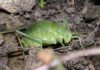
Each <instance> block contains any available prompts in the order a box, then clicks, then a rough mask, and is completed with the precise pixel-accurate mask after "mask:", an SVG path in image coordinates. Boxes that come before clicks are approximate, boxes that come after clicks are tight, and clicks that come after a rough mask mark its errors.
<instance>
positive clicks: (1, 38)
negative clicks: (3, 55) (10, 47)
mask: <svg viewBox="0 0 100 70" xmlns="http://www.w3.org/2000/svg"><path fill="white" fill-rule="evenodd" d="M3 42H4V39H3V36H2V35H0V45H1V44H2V43H3Z"/></svg>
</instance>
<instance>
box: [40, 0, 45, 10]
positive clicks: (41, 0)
mask: <svg viewBox="0 0 100 70" xmlns="http://www.w3.org/2000/svg"><path fill="white" fill-rule="evenodd" d="M45 4H46V2H45V1H44V0H39V6H40V8H42V9H43V8H44V7H45Z"/></svg>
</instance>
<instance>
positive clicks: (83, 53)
mask: <svg viewBox="0 0 100 70" xmlns="http://www.w3.org/2000/svg"><path fill="white" fill-rule="evenodd" d="M99 47H100V46H99ZM90 55H100V48H91V49H87V50H79V51H74V52H72V53H69V54H66V55H65V56H62V57H61V60H62V61H63V63H65V62H67V61H69V60H72V59H76V58H79V57H83V56H90ZM59 61H60V60H54V61H52V62H51V63H50V64H46V65H42V66H41V67H38V68H36V69H33V70H48V69H49V67H54V66H56V65H58V64H60V62H59Z"/></svg>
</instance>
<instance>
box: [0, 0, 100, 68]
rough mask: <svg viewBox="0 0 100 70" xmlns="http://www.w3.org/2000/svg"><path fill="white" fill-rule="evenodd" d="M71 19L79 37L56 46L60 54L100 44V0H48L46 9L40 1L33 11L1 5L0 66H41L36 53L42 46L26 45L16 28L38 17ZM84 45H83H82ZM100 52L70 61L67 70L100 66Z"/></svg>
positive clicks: (38, 18)
mask: <svg viewBox="0 0 100 70" xmlns="http://www.w3.org/2000/svg"><path fill="white" fill-rule="evenodd" d="M65 18H66V19H67V20H68V22H69V26H70V28H71V30H72V31H73V32H77V33H78V35H79V39H74V40H72V41H71V42H70V43H69V44H68V46H69V47H67V48H60V49H58V47H57V48H53V49H54V50H56V51H55V52H56V53H57V54H59V55H64V54H66V53H70V52H73V51H77V50H80V49H87V48H92V47H100V3H99V2H98V0H71V1H70V0H46V5H45V8H44V9H41V8H40V7H39V5H38V3H37V4H36V5H35V6H34V7H33V8H32V9H31V10H30V11H23V10H22V11H21V12H18V13H15V14H11V13H9V12H7V11H5V10H3V9H0V32H2V33H3V35H1V34H0V70H22V69H23V70H32V69H34V68H36V67H39V66H41V64H42V63H41V62H40V61H39V60H38V59H37V57H36V54H37V52H38V48H30V49H23V47H22V46H21V45H20V39H21V35H18V34H17V33H16V32H14V31H15V30H16V29H27V27H28V26H29V25H30V24H31V23H32V22H35V21H38V20H44V19H45V20H50V21H54V22H58V23H63V21H64V19H65ZM80 46H81V47H80ZM99 57H100V56H95V57H94V56H89V57H81V58H79V59H75V60H71V61H69V62H66V63H65V64H64V65H65V67H66V70H99V69H100V66H99V65H100V59H99Z"/></svg>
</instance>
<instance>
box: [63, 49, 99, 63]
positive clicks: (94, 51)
mask: <svg viewBox="0 0 100 70" xmlns="http://www.w3.org/2000/svg"><path fill="white" fill-rule="evenodd" d="M90 55H100V48H92V49H87V50H80V51H74V52H72V53H69V54H67V55H65V56H63V57H62V61H63V62H66V61H69V60H72V59H76V58H79V57H82V56H90Z"/></svg>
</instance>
